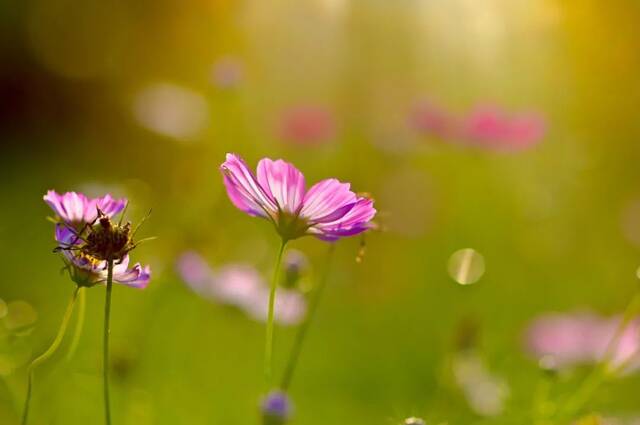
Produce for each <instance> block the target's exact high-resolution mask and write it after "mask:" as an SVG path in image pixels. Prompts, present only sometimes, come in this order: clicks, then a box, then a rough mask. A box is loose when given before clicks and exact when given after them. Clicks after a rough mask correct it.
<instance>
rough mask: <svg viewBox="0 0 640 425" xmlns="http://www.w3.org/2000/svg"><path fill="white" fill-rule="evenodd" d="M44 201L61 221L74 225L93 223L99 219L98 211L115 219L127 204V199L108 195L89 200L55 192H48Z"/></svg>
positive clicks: (78, 194)
mask: <svg viewBox="0 0 640 425" xmlns="http://www.w3.org/2000/svg"><path fill="white" fill-rule="evenodd" d="M43 199H44V201H45V202H46V203H47V204H49V206H50V207H51V209H53V211H54V212H55V213H56V216H57V217H58V218H59V219H60V220H62V221H64V222H65V223H68V224H73V225H78V224H80V225H82V224H84V223H92V222H93V221H94V220H95V219H96V218H97V217H98V209H100V211H102V212H103V214H104V215H106V216H107V217H113V216H114V215H116V214H118V213H119V212H121V211H122V210H123V209H124V207H125V205H126V204H127V200H126V199H113V198H112V197H111V195H108V194H107V195H105V196H103V197H100V198H87V197H86V196H85V195H83V194H82V193H76V192H67V193H65V194H63V195H59V194H58V193H57V192H56V191H55V190H50V191H48V192H47V194H46V195H44V197H43Z"/></svg>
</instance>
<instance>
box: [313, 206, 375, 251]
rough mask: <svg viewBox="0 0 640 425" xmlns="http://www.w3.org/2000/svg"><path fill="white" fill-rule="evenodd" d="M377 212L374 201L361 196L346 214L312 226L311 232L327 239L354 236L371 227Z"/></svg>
mask: <svg viewBox="0 0 640 425" xmlns="http://www.w3.org/2000/svg"><path fill="white" fill-rule="evenodd" d="M375 214H376V210H375V208H373V201H372V200H371V199H366V198H360V199H358V201H357V202H356V203H355V205H354V206H353V208H351V209H350V210H349V211H348V212H347V213H346V214H344V216H342V217H340V218H339V219H337V220H335V221H333V222H328V223H318V224H316V225H314V226H311V227H310V228H309V232H310V233H312V234H315V235H316V236H318V237H319V238H320V239H323V240H327V241H333V240H337V239H339V238H341V237H346V236H354V235H357V234H359V233H362V232H364V231H366V230H368V229H369V228H370V227H371V224H370V221H371V219H373V217H374V216H375Z"/></svg>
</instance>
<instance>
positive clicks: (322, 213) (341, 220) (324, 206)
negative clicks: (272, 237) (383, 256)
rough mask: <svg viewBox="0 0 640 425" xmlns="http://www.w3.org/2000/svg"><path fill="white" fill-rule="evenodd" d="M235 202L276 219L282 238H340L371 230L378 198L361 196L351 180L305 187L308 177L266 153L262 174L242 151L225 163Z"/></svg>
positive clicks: (227, 183) (252, 212) (224, 171)
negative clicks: (241, 153)
mask: <svg viewBox="0 0 640 425" xmlns="http://www.w3.org/2000/svg"><path fill="white" fill-rule="evenodd" d="M220 168H221V171H222V174H223V175H224V183H225V186H226V188H227V194H228V195H229V199H230V200H231V202H232V203H233V204H234V205H235V206H236V207H237V208H239V209H240V210H242V211H244V212H246V213H247V214H249V215H252V216H257V217H262V218H265V219H267V220H269V221H271V222H272V223H273V225H274V226H275V227H276V230H277V231H278V233H279V234H280V236H281V237H282V238H283V240H285V241H286V240H291V239H296V238H299V237H302V236H305V235H314V236H316V237H318V238H320V239H323V240H326V241H335V240H337V239H340V238H341V237H344V236H352V235H356V234H358V233H362V232H364V231H366V230H367V229H369V227H370V221H371V219H372V218H373V216H374V215H375V214H376V210H375V209H374V208H373V201H372V200H371V199H367V198H364V197H360V196H357V195H356V194H355V193H353V192H352V191H351V190H350V185H349V183H341V182H340V181H338V180H336V179H327V180H322V181H320V182H319V183H316V184H315V185H313V186H311V188H309V190H306V187H305V179H304V176H303V175H302V173H301V172H300V171H298V169H297V168H295V167H294V166H293V165H291V164H289V163H288V162H285V161H283V160H281V159H279V160H277V161H272V160H271V159H268V158H264V159H262V160H260V162H259V163H258V169H257V177H256V176H255V175H254V174H253V172H252V171H251V170H250V169H249V167H248V166H247V164H246V163H245V162H244V161H243V160H242V159H241V158H240V157H239V156H237V155H234V154H227V160H226V161H225V162H224V163H223V164H222V166H221V167H220Z"/></svg>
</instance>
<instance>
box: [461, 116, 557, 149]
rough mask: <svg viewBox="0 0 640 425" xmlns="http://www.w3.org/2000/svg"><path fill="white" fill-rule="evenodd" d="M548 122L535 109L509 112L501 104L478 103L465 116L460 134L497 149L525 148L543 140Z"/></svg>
mask: <svg viewBox="0 0 640 425" xmlns="http://www.w3.org/2000/svg"><path fill="white" fill-rule="evenodd" d="M545 127H546V125H545V121H544V119H543V118H542V117H541V116H539V115H537V114H534V113H522V114H509V113H507V112H506V111H504V110H503V109H500V108H498V107H491V106H483V107H477V108H476V109H475V110H473V111H472V112H471V113H470V114H469V115H468V116H467V117H465V118H464V119H463V120H462V122H461V124H460V129H459V135H460V137H461V138H462V139H463V140H465V141H467V142H468V143H469V144H471V145H475V146H479V147H484V148H487V149H495V150H507V151H508V150H511V151H514V150H522V149H526V148H529V147H531V146H533V145H535V144H537V143H538V142H540V141H541V140H542V137H543V136H544V133H545V130H546V128H545Z"/></svg>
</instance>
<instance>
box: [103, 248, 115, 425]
mask: <svg viewBox="0 0 640 425" xmlns="http://www.w3.org/2000/svg"><path fill="white" fill-rule="evenodd" d="M112 286H113V260H109V261H108V263H107V294H106V298H105V301H104V339H103V350H104V351H103V353H102V354H103V359H104V361H103V364H102V368H103V370H102V372H103V381H104V418H105V423H106V425H111V407H110V403H109V332H110V329H109V321H110V319H111V287H112Z"/></svg>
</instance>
